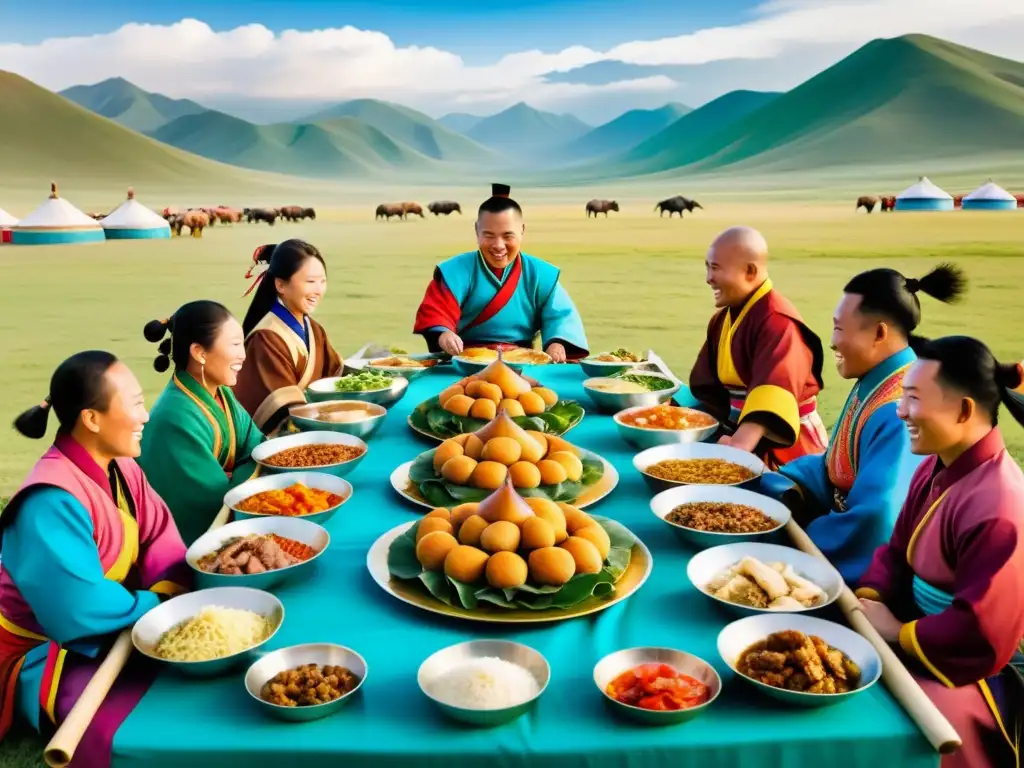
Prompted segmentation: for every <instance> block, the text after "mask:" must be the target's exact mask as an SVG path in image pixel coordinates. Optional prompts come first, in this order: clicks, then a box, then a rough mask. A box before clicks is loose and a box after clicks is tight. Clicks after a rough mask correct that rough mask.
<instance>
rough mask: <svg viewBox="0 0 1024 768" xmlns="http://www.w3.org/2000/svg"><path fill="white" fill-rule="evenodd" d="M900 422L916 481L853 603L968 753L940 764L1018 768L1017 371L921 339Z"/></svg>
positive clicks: (1022, 494)
mask: <svg viewBox="0 0 1024 768" xmlns="http://www.w3.org/2000/svg"><path fill="white" fill-rule="evenodd" d="M914 349H915V351H916V352H917V357H918V360H917V362H915V363H914V364H913V365H912V366H911V368H910V370H909V371H908V372H907V375H906V376H905V377H904V379H903V397H902V399H901V400H900V403H899V417H900V418H901V419H903V421H904V422H906V428H907V432H908V434H909V436H910V446H911V450H913V452H914V453H915V454H917V455H919V456H924V457H926V458H925V459H924V461H923V463H922V464H921V466H920V467H918V469H917V472H915V473H914V477H913V480H912V481H911V484H910V490H909V492H908V494H907V498H906V503H905V504H904V505H903V509H902V510H901V511H900V514H899V518H898V519H897V521H896V526H895V528H894V529H893V533H892V538H891V539H890V540H889V541H888V543H886V544H884V545H883V546H881V547H879V548H878V551H877V552H875V555H874V558H873V560H872V561H871V565H870V567H869V568H868V569H867V571H866V572H865V574H864V577H863V578H862V579H861V581H860V586H859V588H858V589H857V596H858V597H859V598H860V599H861V608H862V609H863V611H864V614H865V616H867V618H868V620H869V621H870V622H871V623H872V625H874V627H875V629H877V630H878V632H879V634H881V635H882V637H884V638H885V639H886V640H888V641H889V642H891V643H893V644H894V645H897V646H898V647H899V649H900V651H901V652H902V653H903V655H904V656H905V657H906V659H907V661H908V663H909V665H910V669H911V671H912V672H913V673H914V676H915V677H916V678H917V680H918V682H919V683H920V685H921V688H922V689H923V690H924V691H925V693H927V694H928V696H929V697H930V698H931V699H932V701H934V702H935V705H936V706H937V707H938V708H939V710H941V712H942V714H944V715H945V716H946V717H947V718H948V719H949V721H950V722H951V723H952V725H953V727H954V728H956V730H957V733H959V734H960V737H961V739H963V747H962V748H961V749H960V750H959V751H957V752H956V753H954V754H953V755H947V756H944V757H943V758H942V768H1003V766H1015V765H1019V762H1018V755H1017V743H1018V741H1019V738H1020V736H1019V734H1020V732H1021V727H1022V726H1024V680H1022V677H1021V672H1020V670H1021V669H1024V653H1021V649H1022V647H1024V643H1022V638H1024V473H1022V472H1021V469H1020V467H1018V466H1017V464H1016V463H1015V462H1014V460H1013V458H1012V457H1011V456H1010V454H1009V453H1007V451H1006V445H1005V443H1004V442H1003V436H1002V434H1001V433H1000V430H999V427H998V426H997V424H998V417H999V411H1000V408H1001V407H1005V409H1006V412H1008V413H1009V415H1010V416H1011V417H1012V418H1013V419H1014V420H1015V421H1016V422H1017V423H1018V424H1020V425H1022V426H1024V398H1022V397H1021V393H1024V368H1022V366H1021V365H1020V364H1019V363H1000V362H999V361H998V360H996V358H995V356H994V355H993V354H992V352H991V351H990V350H989V348H988V347H986V346H985V345H984V344H983V343H981V342H980V341H978V340H977V339H972V338H969V337H966V336H948V337H946V338H942V339H935V340H934V341H927V340H925V339H915V340H914Z"/></svg>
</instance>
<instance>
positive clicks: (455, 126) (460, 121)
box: [437, 112, 483, 133]
mask: <svg viewBox="0 0 1024 768" xmlns="http://www.w3.org/2000/svg"><path fill="white" fill-rule="evenodd" d="M481 120H483V118H482V117H480V115H470V114H468V113H466V112H452V113H451V114H449V115H445V116H444V117H439V118H438V119H437V122H439V123H440V124H441V125H443V126H444V127H445V128H448V129H450V130H453V131H455V132H456V133H468V132H469V131H470V130H471V129H472V128H473V126H474V125H476V124H477V123H479V122H480V121H481Z"/></svg>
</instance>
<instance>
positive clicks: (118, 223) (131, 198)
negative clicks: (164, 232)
mask: <svg viewBox="0 0 1024 768" xmlns="http://www.w3.org/2000/svg"><path fill="white" fill-rule="evenodd" d="M100 226H102V227H103V228H104V229H157V228H159V227H166V226H167V222H166V221H164V219H163V217H162V216H160V215H159V214H157V213H156V212H154V211H151V210H150V209H149V208H147V207H146V206H144V205H143V204H142V203H140V202H139V201H138V200H136V199H135V190H133V189H129V190H128V199H127V200H125V201H124V202H123V203H121V204H120V205H119V206H118V207H117V208H115V209H114V210H113V211H111V212H110V213H109V214H107V215H106V216H104V217H103V220H102V221H101V222H100Z"/></svg>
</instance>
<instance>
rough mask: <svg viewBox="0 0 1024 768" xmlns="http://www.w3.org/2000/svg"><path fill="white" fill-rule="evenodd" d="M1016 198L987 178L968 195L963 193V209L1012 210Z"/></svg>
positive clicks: (1015, 203)
mask: <svg viewBox="0 0 1024 768" xmlns="http://www.w3.org/2000/svg"><path fill="white" fill-rule="evenodd" d="M1016 209H1017V198H1015V197H1014V196H1013V195H1011V194H1010V193H1009V192H1007V191H1006V190H1005V189H1003V188H1002V187H1000V186H999V185H998V184H996V183H995V182H994V181H992V179H989V180H988V181H986V182H985V183H984V184H982V185H981V186H980V187H978V188H977V189H976V190H974V191H973V192H971V194H969V195H964V210H965V211H972V210H973V211H1013V210H1016Z"/></svg>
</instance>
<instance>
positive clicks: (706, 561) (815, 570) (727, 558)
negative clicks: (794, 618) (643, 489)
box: [686, 541, 843, 616]
mask: <svg viewBox="0 0 1024 768" xmlns="http://www.w3.org/2000/svg"><path fill="white" fill-rule="evenodd" d="M745 557H756V558H757V559H758V560H760V561H761V562H762V563H764V564H765V565H767V564H768V563H775V562H783V563H786V564H788V565H791V566H793V570H794V571H796V574H797V575H798V576H801V577H803V578H805V579H807V580H808V581H812V582H814V583H815V584H817V585H818V586H819V587H821V588H822V590H824V592H825V599H824V600H823V601H822V602H821V603H819V604H818V605H815V606H812V607H810V608H799V609H792V610H783V609H772V608H753V607H751V606H747V605H740V604H738V603H731V602H729V601H728V600H723V599H721V598H720V597H715V596H714V595H713V594H711V593H710V592H708V591H707V590H706V589H705V585H706V584H707V583H708V582H710V581H711V580H712V579H713V578H715V577H716V576H717V575H718V574H720V573H722V572H723V571H727V570H728V569H729V568H731V567H732V566H734V565H736V564H737V563H738V562H740V561H741V560H742V559H743V558H745ZM686 575H687V577H688V578H689V579H690V582H691V583H692V584H693V586H695V587H696V588H697V589H698V590H700V591H701V592H702V593H703V594H705V595H707V596H708V597H709V598H711V599H712V600H714V601H716V602H718V603H721V604H722V605H724V606H726V607H727V608H730V609H732V610H733V611H735V612H736V613H739V614H741V615H743V616H749V615H751V614H756V613H771V614H774V613H806V612H807V611H816V610H818V609H820V608H824V607H825V606H826V605H831V604H832V603H834V602H835V601H836V599H837V598H838V597H839V593H840V592H841V591H842V589H843V578H842V576H840V575H839V571H837V570H836V569H835V568H834V567H832V565H831V564H830V563H828V562H826V561H824V560H822V559H821V558H818V557H814V556H813V555H808V554H807V553H806V552H801V551H800V550H799V549H795V548H793V547H784V546H782V545H780V544H767V543H763V542H758V541H744V542H740V543H738V544H723V545H721V546H718V547H712V548H711V549H705V550H704V551H703V552H700V553H698V554H696V555H694V556H693V557H691V558H690V562H689V564H688V565H687V566H686Z"/></svg>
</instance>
